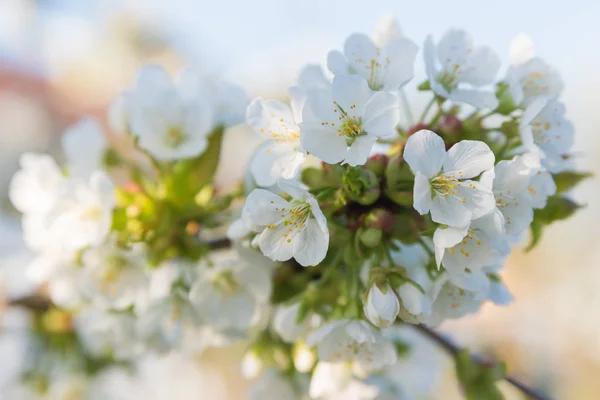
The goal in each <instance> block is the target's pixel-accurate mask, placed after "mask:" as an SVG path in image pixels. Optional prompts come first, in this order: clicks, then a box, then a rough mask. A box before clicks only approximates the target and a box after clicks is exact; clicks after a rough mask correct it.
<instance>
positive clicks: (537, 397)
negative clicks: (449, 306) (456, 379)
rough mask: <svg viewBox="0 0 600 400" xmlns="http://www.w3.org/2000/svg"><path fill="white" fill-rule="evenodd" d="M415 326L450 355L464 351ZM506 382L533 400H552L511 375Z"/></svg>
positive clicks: (423, 326)
mask: <svg viewBox="0 0 600 400" xmlns="http://www.w3.org/2000/svg"><path fill="white" fill-rule="evenodd" d="M413 326H414V328H415V329H417V330H418V331H420V332H421V333H422V334H423V335H425V336H427V337H428V338H429V339H430V340H432V341H433V342H435V343H437V344H438V345H439V346H440V347H442V348H443V349H444V350H446V351H447V352H448V353H450V354H451V355H453V356H455V355H457V354H458V353H459V352H461V351H462V350H463V349H462V348H460V347H459V346H457V345H456V344H454V343H453V342H452V341H451V340H450V339H448V338H446V337H444V336H443V335H441V334H439V333H437V332H435V331H434V330H432V329H431V328H428V327H427V326H425V325H413ZM472 357H473V360H474V361H475V362H476V363H477V364H479V365H486V364H489V361H486V360H484V359H482V358H481V357H478V356H477V355H472ZM504 380H505V381H507V382H508V383H510V384H511V385H513V386H514V387H516V388H517V389H519V390H520V391H521V392H523V393H524V394H525V395H527V396H529V398H531V399H534V400H552V399H551V397H549V396H548V395H547V394H545V393H541V392H539V391H537V390H536V389H534V388H532V387H529V386H527V385H526V384H524V383H523V382H521V381H519V380H518V379H516V378H514V377H512V376H510V375H506V376H505V377H504Z"/></svg>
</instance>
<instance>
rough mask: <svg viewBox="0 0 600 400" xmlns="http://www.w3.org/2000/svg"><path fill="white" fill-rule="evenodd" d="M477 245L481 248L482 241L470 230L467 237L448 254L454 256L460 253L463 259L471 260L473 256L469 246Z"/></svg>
mask: <svg viewBox="0 0 600 400" xmlns="http://www.w3.org/2000/svg"><path fill="white" fill-rule="evenodd" d="M471 244H475V245H476V246H481V239H480V238H479V237H477V234H476V232H475V231H474V230H473V229H469V230H468V231H467V235H466V236H465V237H464V238H463V240H462V241H461V242H460V243H458V244H457V245H455V246H454V247H451V248H449V249H448V252H449V253H450V254H452V255H454V254H456V253H458V254H459V255H462V256H463V257H466V258H469V257H470V256H471V252H470V251H469V249H468V247H467V246H468V245H471Z"/></svg>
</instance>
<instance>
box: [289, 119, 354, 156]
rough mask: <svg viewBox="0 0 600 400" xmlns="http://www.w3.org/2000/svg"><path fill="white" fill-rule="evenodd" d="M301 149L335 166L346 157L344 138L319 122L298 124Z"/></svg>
mask: <svg viewBox="0 0 600 400" xmlns="http://www.w3.org/2000/svg"><path fill="white" fill-rule="evenodd" d="M300 130H301V132H302V136H301V138H302V139H301V140H302V148H304V149H305V150H306V151H308V152H309V153H311V154H312V155H314V156H315V157H317V158H319V159H321V160H322V161H325V162H326V163H328V164H337V163H339V162H340V161H342V160H343V159H344V158H345V157H346V148H347V147H348V146H347V145H346V138H344V137H343V136H339V135H338V134H337V132H336V131H335V130H332V129H331V128H330V127H328V126H323V125H321V123H320V122H307V121H304V122H302V124H300Z"/></svg>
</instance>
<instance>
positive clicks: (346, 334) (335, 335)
mask: <svg viewBox="0 0 600 400" xmlns="http://www.w3.org/2000/svg"><path fill="white" fill-rule="evenodd" d="M306 343H307V345H309V346H311V347H313V346H315V345H316V346H317V355H318V358H319V360H320V361H326V362H335V363H343V362H348V361H353V362H355V363H356V364H357V365H358V366H359V367H360V368H362V369H363V370H366V371H371V370H377V369H379V368H381V367H383V366H384V365H388V364H393V363H395V362H396V361H397V354H396V349H395V347H394V346H393V344H392V343H391V342H390V341H388V340H387V339H385V338H384V337H383V336H381V333H380V332H379V330H377V329H376V328H374V327H373V326H371V325H370V324H369V323H368V322H366V321H361V320H351V319H343V320H338V321H332V322H329V323H327V324H325V325H323V326H322V327H321V328H319V329H318V330H317V331H315V332H314V333H312V334H311V335H310V336H309V337H308V339H307V341H306Z"/></svg>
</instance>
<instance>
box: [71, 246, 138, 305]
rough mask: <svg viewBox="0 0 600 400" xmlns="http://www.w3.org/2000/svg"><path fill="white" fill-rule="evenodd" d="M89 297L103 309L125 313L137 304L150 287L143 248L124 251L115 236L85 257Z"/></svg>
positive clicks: (84, 270)
mask: <svg viewBox="0 0 600 400" xmlns="http://www.w3.org/2000/svg"><path fill="white" fill-rule="evenodd" d="M81 262H82V263H83V266H84V268H83V270H82V286H83V288H84V292H85V295H86V297H87V298H88V299H90V300H91V301H92V303H93V304H94V305H96V306H99V307H106V308H115V309H119V310H123V309H126V308H128V307H129V306H131V305H133V304H134V303H135V302H136V301H137V300H138V298H139V297H140V296H141V295H142V293H143V292H144V291H145V290H146V288H147V285H148V275H147V273H146V270H145V267H146V264H147V260H146V258H145V257H144V248H143V246H142V247H140V246H134V247H132V248H131V249H124V248H120V247H119V246H118V245H117V243H116V238H114V237H111V238H109V239H108V240H107V242H106V243H104V244H103V245H101V246H97V247H93V248H90V249H88V250H86V251H85V252H84V253H83V255H82V257H81Z"/></svg>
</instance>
